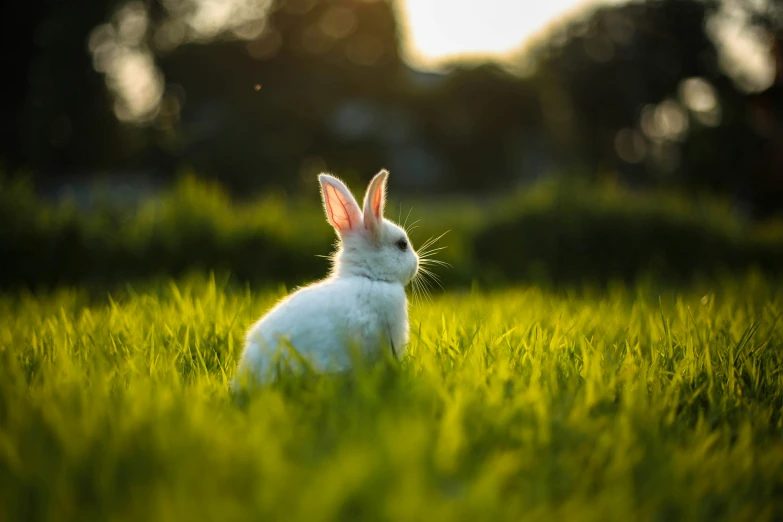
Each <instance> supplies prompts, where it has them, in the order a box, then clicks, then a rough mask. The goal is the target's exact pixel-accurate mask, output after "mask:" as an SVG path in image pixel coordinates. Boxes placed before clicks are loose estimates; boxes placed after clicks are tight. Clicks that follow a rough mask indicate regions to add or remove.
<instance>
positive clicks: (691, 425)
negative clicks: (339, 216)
mask: <svg viewBox="0 0 783 522" xmlns="http://www.w3.org/2000/svg"><path fill="white" fill-rule="evenodd" d="M281 293H282V290H281V291H267V292H261V291H255V290H252V291H251V290H250V289H241V288H223V287H222V285H221V284H219V283H218V284H216V283H214V281H211V280H205V281H204V280H202V281H191V282H181V283H178V284H174V283H172V284H171V285H160V286H157V287H156V286H149V287H146V288H143V289H141V288H140V289H137V290H136V291H133V290H124V291H122V292H121V293H118V294H116V295H115V297H114V298H112V299H109V300H106V299H97V300H96V299H95V297H94V296H89V295H87V294H86V293H83V292H80V291H62V292H59V293H53V294H49V295H46V296H29V295H28V296H7V297H4V298H0V316H1V317H2V318H3V319H2V322H0V520H8V521H11V520H80V521H82V520H107V519H112V520H189V521H190V520H221V521H230V520H270V519H277V520H303V521H305V520H306V521H314V520H335V519H339V520H382V519H398V520H435V519H440V520H470V521H473V520H477V519H482V520H569V521H571V520H622V521H628V520H676V519H681V520H709V521H714V520H729V519H735V520H738V519H743V520H772V519H774V518H779V517H780V516H782V515H783V506H782V505H781V498H783V425H782V423H783V415H782V410H781V409H782V408H783V395H782V392H783V373H782V372H783V351H781V350H782V349H783V324H782V322H781V317H780V315H781V310H782V309H783V308H782V306H783V286H781V285H780V284H775V283H773V282H771V281H764V280H761V279H759V278H753V277H748V278H747V279H744V280H742V281H739V282H731V281H725V282H723V283H721V284H717V285H713V286H710V287H705V288H693V289H691V290H687V291H683V292H659V291H658V290H655V289H653V288H652V287H651V286H649V285H643V284H640V285H638V286H636V287H631V288H615V289H610V290H607V291H601V292H595V293H592V292H590V291H589V290H584V291H580V292H578V293H576V292H575V293H570V294H569V293H565V292H564V293H560V294H555V293H550V292H546V291H543V290H540V289H537V288H535V287H533V288H518V289H508V290H505V291H498V292H493V293H491V294H485V293H483V292H479V291H476V290H474V291H472V292H464V293H446V294H440V295H438V294H436V295H434V296H433V301H432V302H423V303H421V304H420V305H418V306H416V307H415V308H414V309H413V310H412V344H411V348H410V354H411V356H410V358H409V359H408V360H407V361H406V362H405V363H404V364H403V365H402V366H401V367H399V368H396V367H391V366H388V365H381V366H378V367H374V368H366V369H364V370H361V371H359V372H357V373H356V374H355V375H352V376H350V377H344V378H338V379H313V378H302V379H285V380H284V381H283V382H281V383H279V384H278V385H275V386H273V387H271V388H268V389H264V390H261V391H259V392H258V393H256V394H255V395H254V396H253V397H252V399H251V400H250V402H249V403H248V404H247V405H246V406H244V407H238V406H237V405H235V403H234V402H233V401H232V399H231V397H230V396H229V392H228V383H229V380H230V378H231V376H232V373H233V370H234V367H235V363H236V360H237V357H238V356H239V353H240V350H241V345H242V339H243V334H244V331H245V329H246V328H247V327H248V326H249V325H250V324H251V322H252V321H253V320H255V319H256V318H257V317H258V316H259V315H260V314H261V313H262V312H263V311H264V310H265V309H266V307H268V306H269V305H270V304H271V303H272V302H273V301H274V300H275V299H276V298H278V297H279V296H280V295H281Z"/></svg>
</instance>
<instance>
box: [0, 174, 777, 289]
mask: <svg viewBox="0 0 783 522" xmlns="http://www.w3.org/2000/svg"><path fill="white" fill-rule="evenodd" d="M96 201H97V202H98V203H97V205H95V206H93V207H92V208H91V209H90V210H85V209H84V208H81V209H80V208H79V207H77V206H76V205H75V204H74V203H68V202H66V203H63V204H60V205H56V206H55V205H52V204H50V203H46V202H44V201H42V200H41V199H39V198H38V197H37V196H36V195H35V193H34V191H33V189H32V187H31V186H30V185H29V184H25V183H22V182H9V181H7V180H6V181H1V182H0V241H2V246H3V248H2V250H0V265H2V270H0V286H2V287H3V288H18V287H33V288H34V287H40V286H54V285H60V284H71V283H79V284H97V285H103V284H112V283H117V282H121V281H126V280H135V279H140V278H149V277H156V276H177V275H180V274H182V273H184V272H187V271H191V270H197V271H205V270H212V271H215V272H218V273H230V274H232V276H233V277H234V278H235V279H237V280H239V281H247V282H252V283H262V284H274V283H279V282H285V283H294V284H295V283H301V282H304V281H308V280H312V279H315V278H319V277H323V276H324V275H325V274H326V272H327V270H328V266H329V263H328V261H327V260H326V259H324V258H323V257H319V256H324V255H326V254H328V253H329V252H330V251H331V249H332V243H333V242H334V235H333V232H332V230H331V229H330V228H329V227H328V226H327V225H326V223H325V221H324V218H323V214H322V210H321V207H320V204H319V203H318V202H317V201H309V200H308V201H288V200H286V199H285V198H283V197H280V196H267V197H264V198H261V199H259V200H256V201H252V202H245V203H236V202H233V201H232V200H231V199H230V198H229V197H228V196H226V194H225V193H224V192H223V191H222V190H221V188H220V187H219V186H216V185H210V184H206V183H204V182H202V181H196V180H195V179H194V178H185V179H183V180H182V181H181V182H180V183H179V184H178V185H177V186H175V187H174V188H173V189H172V190H170V191H168V192H166V193H164V194H162V195H161V196H160V197H157V198H154V199H153V200H149V201H145V202H143V203H141V204H140V205H139V206H137V207H132V208H119V207H117V206H116V204H112V203H111V198H110V197H108V196H107V197H101V195H100V193H98V194H97V196H96ZM389 208H390V209H394V208H399V207H396V206H395V204H394V203H390V204H389ZM402 208H403V209H407V208H409V205H408V206H403V207H402ZM414 209H415V213H414V214H415V215H413V216H412V217H411V218H410V220H411V221H413V220H414V219H416V218H418V217H421V218H422V220H421V223H420V224H419V225H418V226H419V227H420V228H418V229H417V230H415V231H414V232H413V233H412V239H413V241H414V244H417V245H418V244H421V242H422V241H423V240H424V239H426V238H427V237H429V236H431V235H436V234H439V233H441V232H443V231H445V230H450V231H449V233H448V235H447V236H446V237H445V238H444V239H443V241H442V244H444V245H447V246H448V248H447V249H446V250H444V251H443V252H441V253H440V254H439V256H438V257H439V258H440V259H444V260H445V261H448V262H449V263H451V264H452V265H453V267H452V268H451V269H446V270H438V272H439V274H440V275H441V276H442V277H443V279H444V283H445V284H447V285H459V284H469V283H470V282H472V281H479V282H482V283H490V284H503V283H507V282H513V281H520V280H527V281H530V280H533V281H536V282H551V283H558V282H568V281H584V280H592V281H597V282H605V281H608V280H611V279H618V278H619V279H626V280H630V279H634V278H636V277H638V276H641V275H650V274H652V275H656V276H660V277H662V278H666V279H667V280H668V279H684V278H689V277H692V276H694V275H695V274H706V275H710V274H716V273H719V272H725V271H745V270H747V269H749V268H753V267H756V268H759V269H761V270H763V271H765V272H768V273H777V272H780V271H781V267H783V226H781V224H780V223H777V224H775V223H771V224H767V225H765V226H763V227H762V226H759V225H754V224H752V223H750V222H743V221H742V220H741V219H739V218H738V216H736V215H735V214H733V213H732V212H731V210H730V209H729V208H728V207H727V206H726V205H719V204H717V203H715V202H712V201H709V202H702V203H698V202H696V203H694V202H693V200H688V199H685V198H682V197H676V196H671V195H660V194H658V195H651V194H635V193H632V192H629V191H626V190H619V189H612V188H606V187H604V188H598V187H595V186H590V185H584V184H576V183H563V182H551V183H547V184H543V185H539V186H537V187H534V188H533V189H531V190H527V191H525V192H524V193H523V194H521V195H518V196H513V197H506V198H505V199H502V200H499V201H498V200H488V201H486V202H483V203H482V202H478V201H460V202H456V201H440V202H438V201H422V202H417V203H416V204H415V205H414ZM398 213H400V215H401V217H402V218H404V217H405V212H400V211H399V210H398V212H397V213H395V212H392V211H390V212H389V214H390V215H391V214H394V215H393V216H391V217H393V218H396V217H398V216H397V214H398Z"/></svg>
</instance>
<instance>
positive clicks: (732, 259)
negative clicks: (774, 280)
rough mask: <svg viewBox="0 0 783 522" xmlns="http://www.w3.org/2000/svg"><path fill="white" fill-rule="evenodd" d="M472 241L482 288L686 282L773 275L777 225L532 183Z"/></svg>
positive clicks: (647, 196)
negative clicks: (524, 283) (527, 283)
mask: <svg viewBox="0 0 783 522" xmlns="http://www.w3.org/2000/svg"><path fill="white" fill-rule="evenodd" d="M505 207H506V208H505V210H504V211H501V212H500V217H499V218H498V219H496V220H494V222H492V223H490V224H488V225H487V226H486V227H485V228H484V229H483V230H482V231H481V232H480V233H479V234H477V236H476V239H475V242H474V249H475V262H476V265H477V266H479V267H481V271H482V276H483V278H484V279H485V280H487V281H490V282H491V281H495V282H500V281H507V280H510V279H511V280H520V279H526V280H530V279H532V280H537V281H549V282H555V283H556V282H564V281H584V280H586V279H587V280H593V281H596V282H599V283H600V282H606V281H608V280H616V279H621V280H626V281H630V280H633V279H636V278H638V277H640V276H645V277H647V276H653V277H656V278H659V279H663V280H667V281H670V280H686V279H690V278H692V277H694V276H696V275H706V276H710V275H719V274H726V273H732V272H744V271H747V270H750V269H755V270H761V271H763V272H767V273H779V272H780V271H781V269H783V223H780V222H777V223H775V222H769V223H766V224H763V225H761V224H757V223H753V222H751V221H747V220H743V219H741V218H740V216H738V215H737V214H736V213H734V212H733V211H732V209H731V208H730V206H729V205H728V204H726V203H723V204H721V203H720V202H718V201H715V200H700V199H698V198H695V199H694V198H685V197H683V196H682V195H674V194H665V193H663V194H662V193H655V194H653V193H636V192H633V191H630V190H627V189H618V188H616V187H611V186H604V187H596V186H590V185H587V184H584V183H581V182H573V183H570V184H568V185H564V184H562V183H551V184H546V185H541V186H539V187H537V188H535V189H534V190H531V191H529V192H528V193H526V194H525V195H523V196H521V197H517V198H513V199H511V200H510V201H508V202H507V203H506V205H505Z"/></svg>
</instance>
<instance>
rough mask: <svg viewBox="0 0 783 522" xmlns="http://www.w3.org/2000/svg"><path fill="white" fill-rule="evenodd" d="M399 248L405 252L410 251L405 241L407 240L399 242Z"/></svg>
mask: <svg viewBox="0 0 783 522" xmlns="http://www.w3.org/2000/svg"><path fill="white" fill-rule="evenodd" d="M397 248H399V249H400V250H402V251H403V252H405V251H406V250H408V242H407V241H406V240H405V238H403V239H400V240H399V241H397Z"/></svg>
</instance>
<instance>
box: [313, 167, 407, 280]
mask: <svg viewBox="0 0 783 522" xmlns="http://www.w3.org/2000/svg"><path fill="white" fill-rule="evenodd" d="M388 177H389V173H388V172H387V171H385V170H382V171H380V172H379V173H378V174H376V175H375V177H374V178H373V179H372V181H370V184H369V186H368V187H367V192H366V193H365V195H364V205H363V209H360V208H359V205H358V204H357V203H356V200H355V199H354V197H353V195H351V192H350V191H349V190H348V187H346V186H345V184H344V183H343V182H342V181H340V180H339V179H337V178H335V177H333V176H330V175H329V174H321V175H320V176H318V180H319V181H320V182H321V196H322V198H323V203H324V210H325V211H326V217H327V219H328V221H329V223H330V224H331V225H332V226H333V227H334V229H335V231H336V232H337V235H338V237H339V238H340V241H339V248H338V249H337V252H336V253H335V255H334V265H333V269H332V271H333V275H334V276H336V277H351V276H360V277H366V278H368V279H372V280H376V281H385V282H389V283H400V284H402V285H406V284H408V283H409V282H410V280H411V279H413V277H414V276H415V275H416V271H417V270H418V268H419V258H418V256H417V255H416V252H415V251H414V250H413V246H412V245H411V243H410V240H409V239H408V235H407V234H406V233H405V230H403V229H402V228H401V227H399V226H397V225H396V224H394V223H392V222H391V221H389V220H388V219H385V218H384V217H383V208H384V205H385V203H386V179H387V178H388Z"/></svg>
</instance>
